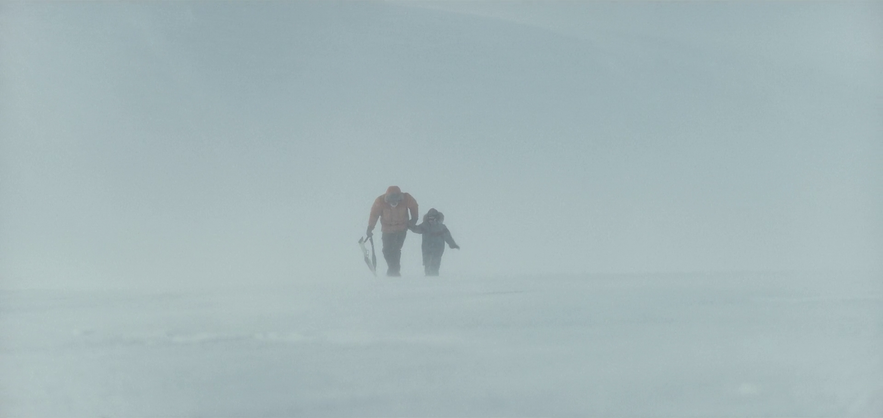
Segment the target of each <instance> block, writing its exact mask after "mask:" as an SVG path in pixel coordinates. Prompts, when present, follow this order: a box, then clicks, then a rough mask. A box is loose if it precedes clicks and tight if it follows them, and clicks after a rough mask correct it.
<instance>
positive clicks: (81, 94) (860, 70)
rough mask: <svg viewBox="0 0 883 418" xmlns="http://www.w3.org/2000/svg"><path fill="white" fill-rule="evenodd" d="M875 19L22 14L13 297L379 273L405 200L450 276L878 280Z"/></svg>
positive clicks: (8, 29) (657, 8)
mask: <svg viewBox="0 0 883 418" xmlns="http://www.w3.org/2000/svg"><path fill="white" fill-rule="evenodd" d="M446 9H450V10H446ZM881 9H883V7H881V5H880V3H877V2H869V3H862V2H848V3H839V2H838V3H833V2H832V3H824V2H812V3H806V4H804V3H778V2H777V3H762V2H749V3H743V2H734V3H716V2H715V3H704V2H686V3H638V2H628V3H607V2H598V3H594V2H592V3H564V2H562V3H554V4H546V3H490V2H489V3H469V2H465V3H464V2H458V3H447V2H442V3H376V2H357V3H346V2H344V3H325V2H259V3H251V2H244V3H235V2H234V3H215V2H139V3H106V2H85V3H84V2H76V3H57V2H53V3H30V2H21V3H19V2H4V3H2V4H0V42H2V43H0V54H2V55H0V77H2V78H0V82H2V84H0V89H2V90H0V98H2V99H0V106H2V107H0V147H2V148H0V163H2V167H0V169H2V177H0V182H2V183H0V187H2V189H0V192H2V199H0V216H2V218H0V222H2V223H0V257H2V260H0V275H2V276H0V277H2V280H3V284H4V285H6V286H14V287H20V286H26V287H27V286H32V285H35V286H43V285H48V286H56V285H63V286H68V285H79V284H86V283H91V284H99V285H106V284H109V283H114V284H122V285H126V284H135V283H138V284H144V283H148V284H149V283H157V282H166V281H168V282H174V283H181V282H187V283H203V284H209V283H218V282H226V283H242V282H252V281H255V280H281V281H291V280H295V281H296V280H298V278H299V277H305V276H338V275H342V274H344V275H356V274H364V271H363V270H364V265H363V264H361V263H362V261H361V260H360V256H359V255H358V250H357V248H356V240H357V239H358V238H359V237H360V236H361V235H363V234H364V230H365V226H366V224H367V216H368V210H369V207H370V204H371V202H372V200H373V199H374V198H375V197H376V196H378V195H380V194H381V193H383V192H384V191H385V189H386V187H387V186H389V185H398V186H401V187H402V188H403V189H404V190H405V191H407V192H410V193H412V194H413V195H414V197H415V198H416V199H417V201H418V203H419V204H420V213H421V216H422V215H423V214H424V213H425V212H426V211H427V210H428V209H429V208H431V207H435V208H437V209H439V210H441V211H442V212H444V213H445V214H446V217H447V224H448V226H449V228H450V229H451V231H452V232H453V234H454V237H455V238H456V239H457V240H458V242H459V243H460V244H461V245H462V247H463V249H462V251H460V252H458V253H449V255H446V256H445V260H444V263H443V266H442V269H443V271H447V272H450V273H478V274H485V275H506V274H530V273H540V272H549V273H600V272H606V273H619V272H682V271H758V270H816V269H824V270H844V269H845V270H853V271H868V270H872V271H873V270H879V269H880V268H881V264H883V257H881V255H883V238H881V237H883V198H881V196H883V141H881V138H883V122H881V117H880V115H881V102H880V100H881V99H880V97H881V90H883V81H881V74H883V56H881V55H883V54H881V45H880V39H881V29H880V28H881V27H883V24H881V23H883V12H881ZM404 253H405V256H404V270H403V271H404V272H405V273H407V274H415V275H419V274H421V273H422V269H421V266H420V262H419V255H418V254H419V237H416V236H411V237H409V238H408V240H407V241H406V245H405V249H404ZM381 264H382V263H381Z"/></svg>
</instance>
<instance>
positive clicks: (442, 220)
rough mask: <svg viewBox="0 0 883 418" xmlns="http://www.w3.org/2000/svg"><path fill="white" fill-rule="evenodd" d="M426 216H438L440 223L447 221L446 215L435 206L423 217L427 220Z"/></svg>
mask: <svg viewBox="0 0 883 418" xmlns="http://www.w3.org/2000/svg"><path fill="white" fill-rule="evenodd" d="M426 218H436V219H438V223H443V222H444V221H445V215H444V214H443V213H441V212H439V211H437V210H435V208H432V209H430V210H429V211H428V212H426V215H423V219H424V220H426Z"/></svg>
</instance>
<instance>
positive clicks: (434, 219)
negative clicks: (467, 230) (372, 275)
mask: <svg viewBox="0 0 883 418" xmlns="http://www.w3.org/2000/svg"><path fill="white" fill-rule="evenodd" d="M417 219H418V212H417V201H416V200H415V199H414V197H413V196H411V194H410V193H402V189H401V188H399V187H398V186H389V188H388V189H386V193H384V194H382V195H380V196H378V197H377V199H375V200H374V204H373V205H372V206H371V214H370V215H369V216H368V233H367V236H368V237H371V236H372V235H374V227H375V226H376V225H377V221H378V220H380V231H381V232H382V235H381V237H382V241H383V258H384V259H385V260H386V265H387V271H386V275H387V276H392V277H399V276H401V269H402V265H401V258H402V246H403V245H404V244H405V237H406V236H407V234H408V231H409V230H410V231H411V232H414V233H416V234H421V235H423V244H422V245H421V248H422V250H423V270H424V272H425V273H426V275H427V276H438V270H439V268H440V267H441V258H442V255H443V254H444V252H445V243H447V244H448V245H449V246H450V247H451V248H453V249H458V250H459V249H460V246H459V245H457V243H456V242H454V238H453V237H452V236H451V231H449V230H448V227H447V226H445V224H444V220H445V216H444V214H442V213H441V212H439V211H437V210H435V208H433V209H430V210H429V211H428V212H426V215H425V216H424V217H423V223H421V224H419V225H418V224H417Z"/></svg>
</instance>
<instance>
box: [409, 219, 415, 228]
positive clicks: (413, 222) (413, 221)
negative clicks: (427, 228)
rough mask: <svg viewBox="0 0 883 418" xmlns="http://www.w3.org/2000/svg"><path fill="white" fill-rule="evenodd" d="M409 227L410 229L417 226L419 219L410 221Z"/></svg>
mask: <svg viewBox="0 0 883 418" xmlns="http://www.w3.org/2000/svg"><path fill="white" fill-rule="evenodd" d="M408 226H409V227H411V226H417V219H416V218H415V219H411V220H410V221H408Z"/></svg>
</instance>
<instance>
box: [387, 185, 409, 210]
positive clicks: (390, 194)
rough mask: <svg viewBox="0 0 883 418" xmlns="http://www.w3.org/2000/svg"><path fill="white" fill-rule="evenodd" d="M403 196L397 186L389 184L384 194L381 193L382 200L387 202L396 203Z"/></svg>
mask: <svg viewBox="0 0 883 418" xmlns="http://www.w3.org/2000/svg"><path fill="white" fill-rule="evenodd" d="M404 198H405V196H404V194H403V193H402V189H400V188H399V186H389V188H388V189H386V194H384V195H383V201H384V202H386V203H389V204H396V203H397V202H401V201H402V200H403V199H404ZM393 206H394V205H393Z"/></svg>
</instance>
